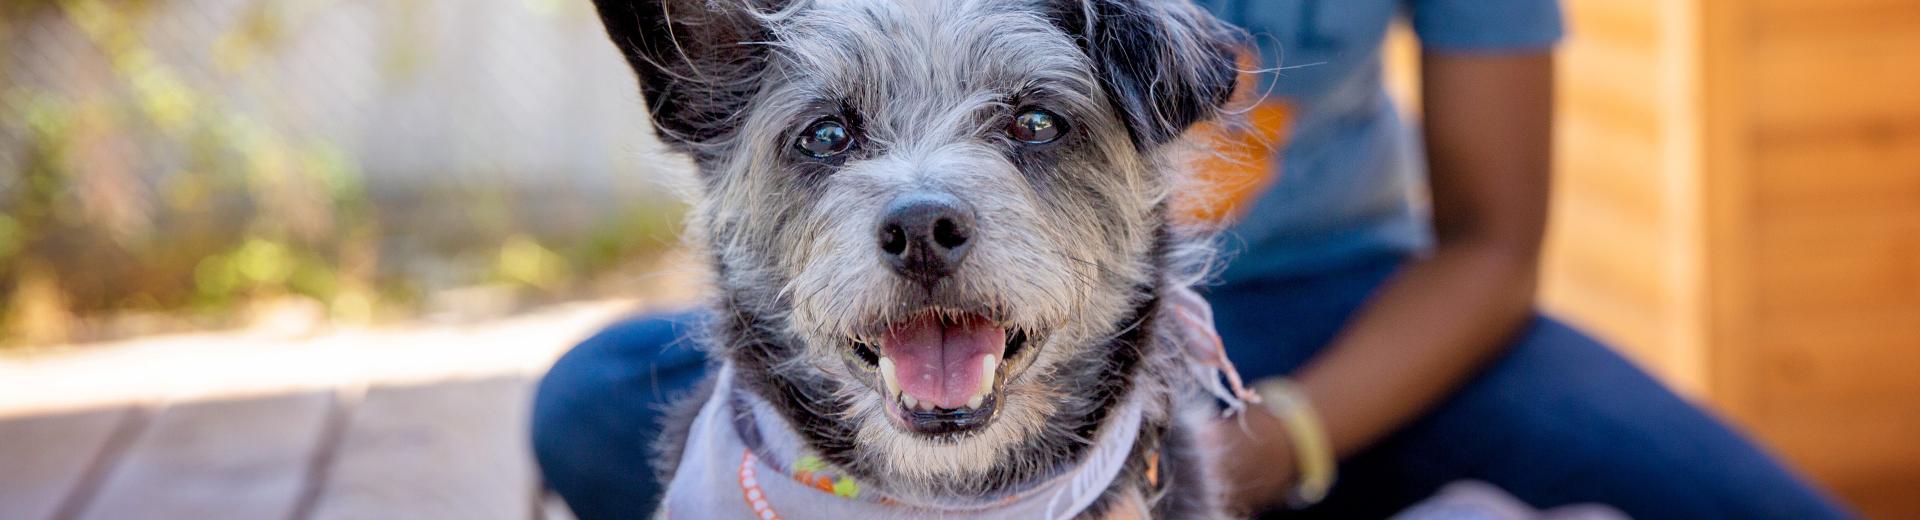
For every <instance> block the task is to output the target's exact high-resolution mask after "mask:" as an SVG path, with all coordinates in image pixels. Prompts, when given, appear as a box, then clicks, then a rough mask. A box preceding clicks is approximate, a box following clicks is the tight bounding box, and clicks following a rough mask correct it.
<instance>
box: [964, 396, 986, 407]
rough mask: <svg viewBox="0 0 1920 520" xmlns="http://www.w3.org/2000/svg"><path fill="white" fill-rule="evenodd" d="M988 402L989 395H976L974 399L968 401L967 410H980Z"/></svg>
mask: <svg viewBox="0 0 1920 520" xmlns="http://www.w3.org/2000/svg"><path fill="white" fill-rule="evenodd" d="M986 402H987V394H980V395H976V396H973V398H972V399H968V400H967V408H979V407H980V405H981V404H985V403H986Z"/></svg>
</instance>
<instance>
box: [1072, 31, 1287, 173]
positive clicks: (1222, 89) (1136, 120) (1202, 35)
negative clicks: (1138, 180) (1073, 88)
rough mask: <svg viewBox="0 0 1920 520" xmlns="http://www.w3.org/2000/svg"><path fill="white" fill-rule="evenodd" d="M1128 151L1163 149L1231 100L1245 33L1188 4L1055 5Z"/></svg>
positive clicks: (1213, 114)
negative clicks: (1088, 62) (1089, 62)
mask: <svg viewBox="0 0 1920 520" xmlns="http://www.w3.org/2000/svg"><path fill="white" fill-rule="evenodd" d="M1054 5H1055V7H1056V11H1055V13H1054V17H1053V19H1054V21H1055V23H1057V24H1059V26H1060V28H1061V29H1062V30H1065V31H1066V32H1067V34H1070V35H1074V36H1075V37H1077V38H1078V39H1079V43H1080V46H1081V49H1082V50H1084V51H1086V53H1087V56H1088V57H1090V58H1092V59H1093V63H1094V69H1095V70H1094V71H1095V72H1096V73H1098V74H1099V75H1100V82H1101V86H1102V87H1103V88H1104V89H1105V90H1106V94H1107V97H1108V98H1109V99H1110V100H1111V101H1112V102H1113V103H1114V107H1115V108H1116V109H1118V110H1120V112H1121V113H1122V114H1123V115H1124V116H1125V117H1126V118H1127V122H1128V123H1129V125H1128V128H1127V131H1128V133H1129V134H1130V136H1131V137H1132V138H1133V143H1134V145H1135V146H1139V147H1142V148H1145V147H1148V146H1152V145H1158V144H1161V143H1165V142H1167V141H1169V140H1171V139H1173V138H1174V137H1177V136H1179V135H1180V133H1181V132H1184V131H1186V129H1187V127H1190V126H1193V124H1194V123H1198V122H1201V121H1205V120H1208V119H1211V118H1213V117H1214V116H1215V115H1217V114H1218V113H1219V111H1220V108H1221V107H1222V106H1223V105H1225V104H1226V102H1227V100H1228V98H1230V97H1232V96H1233V89H1234V82H1235V80H1236V77H1237V76H1238V69H1237V67H1236V65H1235V60H1236V58H1237V56H1238V54H1239V53H1240V52H1242V51H1243V50H1244V49H1248V48H1249V45H1248V44H1247V41H1248V38H1247V37H1246V33H1245V32H1244V31H1241V30H1239V29H1237V28H1234V27H1233V26H1231V25H1228V24H1227V23H1226V22H1222V21H1220V19H1218V18H1215V17H1214V16H1213V15H1212V14H1211V13H1208V12H1206V11H1204V10H1202V9H1201V8H1200V7H1199V6H1195V5H1193V3H1192V2H1191V1H1190V0H1056V1H1055V2H1054Z"/></svg>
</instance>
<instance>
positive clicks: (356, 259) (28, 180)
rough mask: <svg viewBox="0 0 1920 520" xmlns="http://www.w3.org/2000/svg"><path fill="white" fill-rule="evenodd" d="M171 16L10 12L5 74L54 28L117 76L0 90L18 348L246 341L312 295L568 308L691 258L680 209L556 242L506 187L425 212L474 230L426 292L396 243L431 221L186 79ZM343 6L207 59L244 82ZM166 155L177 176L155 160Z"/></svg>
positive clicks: (318, 149)
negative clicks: (232, 333) (259, 313)
mask: <svg viewBox="0 0 1920 520" xmlns="http://www.w3.org/2000/svg"><path fill="white" fill-rule="evenodd" d="M164 3H165V2H162V1H157V0H154V1H135V0H111V1H110V0H37V1H20V0H15V1H11V2H5V3H3V4H0V59H8V58H9V57H11V58H13V59H15V60H16V61H18V60H19V59H21V56H20V55H19V52H20V51H19V49H17V48H16V45H15V44H17V43H18V42H19V41H21V38H23V37H24V36H23V34H25V33H26V32H27V31H28V30H29V29H31V28H32V27H31V24H54V25H59V26H62V27H70V30H71V31H72V32H75V33H77V34H78V35H80V36H81V37H83V38H84V40H85V43H86V44H87V46H86V49H87V51H88V52H89V53H92V54H89V55H88V56H89V57H90V58H92V59H95V60H97V61H99V62H100V63H102V64H103V66H102V67H100V68H101V69H102V70H104V71H106V72H107V74H104V75H98V76H85V75H80V76H76V77H72V78H56V79H55V80H52V81H50V82H42V83H39V84H31V83H29V82H24V81H16V80H17V79H21V78H12V79H9V78H6V77H3V76H0V115H4V116H5V117H4V121H0V132H3V133H0V147H11V150H6V149H0V152H7V153H8V154H9V155H8V156H0V157H10V158H11V160H10V161H0V168H9V169H11V170H12V171H3V172H0V347H5V346H6V345H8V344H33V343H49V342H64V341H76V340H89V339H99V338H104V337H111V336H114V335H121V334H125V333H129V332H131V333H139V332H142V331H115V330H107V329H111V327H102V326H95V325H96V324H99V323H107V322H111V321H112V320H111V317H112V316H114V315H116V314H121V313H128V312H139V313H158V314H164V315H168V316H175V317H177V318H178V320H179V322H180V323H184V324H186V325H185V326H191V327H202V326H216V327H217V326H228V325H233V324H235V323H234V322H235V321H236V320H238V319H239V318H238V317H237V316H238V312H237V310H238V309H240V308H241V307H243V306H244V305H246V304H247V303H248V302H250V301H254V300H258V299H262V298H285V297H298V298H305V299H311V300H313V301H317V302H320V303H322V304H323V305H324V306H325V308H327V309H328V312H329V313H330V316H331V318H333V319H336V320H344V321H350V322H367V321H374V320H380V319H384V318H387V317H404V316H406V315H408V314H410V313H411V312H413V311H415V310H417V308H418V306H419V305H420V302H422V301H424V300H425V298H424V296H425V295H424V294H423V293H425V292H429V291H432V290H435V289H438V288H446V287H454V286H460V285H464V284H503V285H507V286H511V287H516V288H518V289H517V290H520V291H523V292H525V293H527V294H530V295H533V296H535V297H537V298H546V299H552V298H564V297H567V296H568V295H570V294H575V293H579V292H580V291H582V287H584V286H586V285H589V284H590V283H591V282H592V280H593V279H594V277H595V276H596V275H599V274H601V273H608V272H612V271H615V270H618V269H621V268H622V267H623V266H624V265H628V264H631V263H632V262H635V261H637V259H645V258H648V257H650V256H653V255H656V254H657V253H659V252H661V251H663V250H665V249H667V248H669V247H671V246H672V245H673V244H674V243H675V242H676V238H675V236H674V232H675V230H676V229H677V227H678V221H679V217H680V213H681V210H682V209H681V207H680V206H679V205H678V204H677V203H675V202H672V201H671V199H670V198H667V197H664V196H662V197H657V198H649V199H647V200H636V201H630V205H629V206H628V207H626V208H624V209H619V210H616V211H612V212H610V213H611V214H610V215H609V216H607V217H604V218H599V219H597V220H594V221H592V222H589V223H587V224H586V225H585V228H584V229H577V230H570V231H569V232H566V233H548V234H544V235H543V234H541V233H539V232H536V231H534V230H530V229H524V228H523V226H522V225H521V224H520V222H522V221H523V220H524V219H523V218H519V217H517V216H516V215H514V208H515V205H514V204H513V203H511V202H508V201H506V200H505V199H506V198H507V197H503V196H502V195H501V194H500V193H498V191H499V190H501V189H506V188H499V187H485V186H481V187H471V186H465V187H462V186H454V187H447V188H445V189H444V190H442V191H443V192H441V193H430V194H428V195H429V196H426V197H424V198H422V200H424V201H426V202H427V203H431V204H443V205H446V206H447V207H451V208H456V211H459V212H461V213H462V214H463V215H465V218H466V220H467V222H466V224H467V225H469V226H472V227H474V228H475V229H474V230H470V231H469V232H464V236H461V237H458V239H456V240H452V242H453V243H452V244H451V245H448V246H445V247H436V248H433V249H434V250H433V251H430V253H433V254H437V255H440V256H443V257H445V258H444V259H441V260H435V261H439V262H443V263H444V264H445V265H448V266H452V267H448V268H446V269H442V271H446V274H444V276H439V277H438V278H439V279H430V280H423V279H420V276H419V273H418V270H409V269H403V268H399V267H397V266H396V264H398V263H401V261H402V260H404V261H409V262H410V261H415V260H416V259H411V258H409V259H398V258H396V255H399V254H402V253H398V252H395V251H391V250H390V249H391V248H392V242H393V240H392V237H391V236H390V234H391V233H392V232H393V231H394V230H396V229H416V228H420V227H422V226H432V225H433V224H432V223H421V222H406V221H402V220H398V219H404V218H409V217H410V216H411V215H416V214H418V211H419V208H399V209H400V210H395V209H394V208H383V207H381V205H380V204H379V203H377V202H376V198H377V197H375V196H374V195H373V194H372V193H370V190H369V187H368V184H367V179H366V176H365V174H364V172H362V171H361V164H362V160H361V159H362V158H360V157H355V156H352V155H351V154H350V153H349V152H347V151H344V150H343V149H342V148H341V147H340V146H337V145H336V143H332V142H328V141H326V140H324V139H319V138H312V137H302V136H301V135H303V134H296V133H290V132H284V131H282V129H281V128H280V127H279V126H278V123H277V122H276V121H274V120H272V119H270V118H266V117H262V114H260V113H259V112H257V111H255V110H249V109H245V108H242V107H238V106H234V105H233V104H232V101H231V100H229V99H227V98H225V97H223V96H222V95H221V94H220V93H219V92H217V91H216V90H217V89H214V88H211V87H213V86H210V85H200V84H195V83H194V82H193V81H190V80H189V79H187V78H188V76H183V75H182V74H180V73H179V71H177V70H176V69H175V68H174V64H171V63H169V61H168V59H167V58H165V57H164V55H163V54H162V53H160V52H156V51H155V50H154V49H153V48H150V47H149V43H148V42H150V41H152V39H153V38H154V35H152V34H148V33H147V32H146V30H145V28H144V27H143V20H144V19H145V17H147V16H149V15H150V13H151V12H152V10H153V9H154V8H155V6H157V5H160V4H164ZM324 3H327V2H311V1H309V2H292V1H273V0H266V1H258V2H252V3H250V4H249V5H248V7H247V8H246V9H245V11H244V15H243V16H241V17H240V18H239V19H238V20H237V21H235V22H234V23H232V24H230V25H228V26H227V27H225V28H224V29H223V32H222V33H221V34H219V35H218V37H217V38H215V39H214V41H215V42H216V43H215V44H214V45H213V46H212V48H211V49H206V50H205V52H208V53H211V58H212V59H211V62H212V63H214V64H215V66H216V68H217V69H218V70H217V71H216V74H218V75H219V76H218V77H220V78H223V79H222V81H227V82H232V83H235V84H245V82H246V81H248V78H249V77H250V75H251V74H257V73H259V72H258V71H257V70H256V69H258V68H260V67H263V66H265V65H267V64H270V63H271V62H272V58H273V56H274V55H275V53H276V52H277V51H278V50H279V49H278V46H280V45H282V44H283V43H284V42H285V40H286V37H287V34H288V32H289V31H295V30H298V29H297V26H298V23H297V22H298V20H297V18H298V17H299V16H300V14H301V13H302V12H303V11H302V9H307V10H311V9H318V8H320V7H316V5H317V4H324ZM402 3H406V4H412V3H415V2H412V1H411V0H408V1H406V2H402ZM557 5H558V4H554V3H553V2H541V1H533V2H528V3H527V8H528V9H531V10H534V11H536V12H538V11H539V9H538V8H541V7H542V6H545V8H548V9H558V7H556V6H557ZM397 9H398V11H399V12H401V13H403V14H405V13H410V12H412V9H409V8H405V7H401V8H397ZM384 56H385V60H384V62H383V63H380V64H378V67H379V68H380V69H382V70H385V71H388V72H390V73H392V72H398V73H405V70H406V69H409V68H413V67H418V66H420V64H421V63H422V62H423V60H427V59H429V57H427V56H423V55H421V54H420V51H418V50H417V49H411V48H408V47H406V46H404V45H402V46H396V47H394V48H393V49H391V50H389V51H387V52H385V54H384ZM7 65H8V64H7V63H5V62H0V66H7ZM15 69H18V67H9V68H0V74H6V73H7V72H8V70H15ZM76 78H77V79H76ZM155 154H161V155H166V156H168V157H169V158H170V159H171V160H169V161H164V162H149V161H147V160H146V159H147V158H149V157H151V156H153V155H155ZM153 164H168V165H172V167H174V168H177V169H176V170H174V171H160V172H155V171H152V167H151V166H152V165H153ZM405 254H415V253H413V252H411V251H409V252H407V253H405Z"/></svg>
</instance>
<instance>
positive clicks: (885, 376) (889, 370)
mask: <svg viewBox="0 0 1920 520" xmlns="http://www.w3.org/2000/svg"><path fill="white" fill-rule="evenodd" d="M880 382H881V383H883V384H885V385H886V386H887V397H893V396H896V395H900V378H899V376H895V375H893V360H891V359H887V358H886V357H881V358H880Z"/></svg>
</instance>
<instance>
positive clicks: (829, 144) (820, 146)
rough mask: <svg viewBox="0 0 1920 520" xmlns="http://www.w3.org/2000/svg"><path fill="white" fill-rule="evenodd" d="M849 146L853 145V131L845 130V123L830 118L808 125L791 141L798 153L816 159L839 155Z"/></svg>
mask: <svg viewBox="0 0 1920 520" xmlns="http://www.w3.org/2000/svg"><path fill="white" fill-rule="evenodd" d="M851 146H853V133H852V132H848V131H847V125H845V124H842V123H841V122H839V121H834V120H832V119H827V120H823V121H820V122H817V123H814V124H813V125H812V126H808V127H807V129H806V131H803V132H800V137H799V138H798V139H795V140H794V142H793V147H794V148H798V149H799V150H800V153H804V154H807V155H808V156H811V157H813V158H816V159H825V158H828V157H833V156H835V155H839V154H840V152H845V151H847V148H849V147H851Z"/></svg>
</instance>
